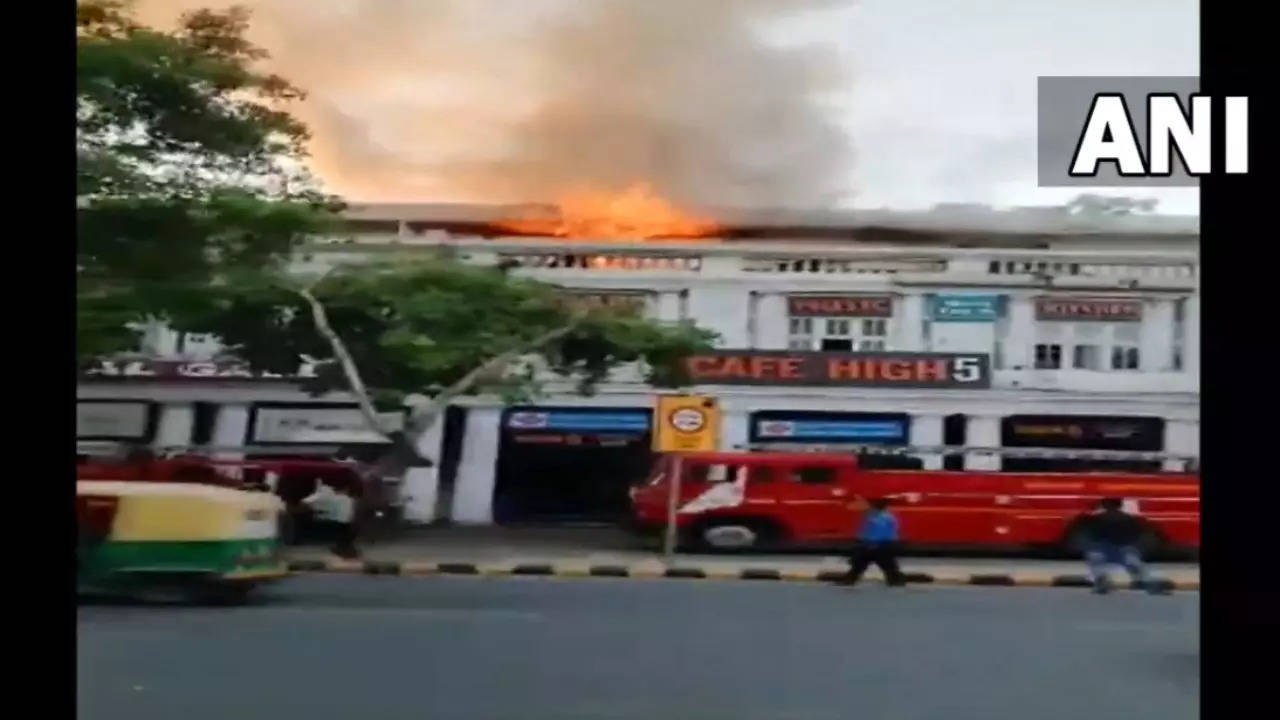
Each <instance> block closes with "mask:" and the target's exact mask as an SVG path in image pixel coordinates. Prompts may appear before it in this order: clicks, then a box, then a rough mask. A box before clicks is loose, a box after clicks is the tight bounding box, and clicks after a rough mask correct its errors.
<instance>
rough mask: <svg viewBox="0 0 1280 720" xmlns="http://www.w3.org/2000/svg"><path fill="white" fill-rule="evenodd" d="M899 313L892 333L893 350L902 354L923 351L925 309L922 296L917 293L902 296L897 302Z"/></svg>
mask: <svg viewBox="0 0 1280 720" xmlns="http://www.w3.org/2000/svg"><path fill="white" fill-rule="evenodd" d="M898 307H899V311H898V313H897V316H898V317H897V320H896V321H895V323H894V324H895V325H897V327H896V328H895V330H894V333H893V345H892V347H893V348H894V349H897V350H900V351H902V352H919V351H920V350H923V349H924V318H925V312H926V311H927V308H925V306H924V296H923V295H920V294H918V293H913V294H911V295H904V296H902V298H900V299H899V301H898Z"/></svg>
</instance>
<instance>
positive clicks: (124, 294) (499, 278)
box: [76, 0, 714, 465]
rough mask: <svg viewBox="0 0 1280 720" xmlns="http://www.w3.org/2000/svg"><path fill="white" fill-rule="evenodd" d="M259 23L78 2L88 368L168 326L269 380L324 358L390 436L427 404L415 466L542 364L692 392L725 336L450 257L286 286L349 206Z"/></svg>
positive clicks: (325, 370) (337, 381)
mask: <svg viewBox="0 0 1280 720" xmlns="http://www.w3.org/2000/svg"><path fill="white" fill-rule="evenodd" d="M247 28H248V13H247V12H246V11H244V10H243V9H240V8H232V9H230V10H226V11H222V12H214V11H209V10H200V11H196V12H193V13H190V14H187V15H185V16H183V18H182V19H181V21H180V23H179V25H178V27H177V29H176V30H174V31H172V32H164V31H159V30H155V29H152V28H147V27H143V26H141V25H139V24H138V23H136V22H135V21H134V20H133V19H132V17H131V16H130V14H129V8H128V5H127V4H125V3H122V2H116V1H114V0H90V1H86V2H81V3H80V4H79V5H78V13H77V48H76V49H77V63H76V65H77V94H76V99H77V105H76V131H77V132H76V152H77V156H78V159H79V163H78V167H77V173H76V180H77V189H78V196H77V215H78V222H79V227H78V230H77V240H78V252H77V272H78V281H79V282H78V292H77V315H78V330H77V336H78V340H79V356H80V358H81V360H82V361H84V362H89V361H92V360H95V359H98V358H101V357H102V356H104V355H108V354H112V353H119V352H121V351H126V350H130V349H132V348H134V347H136V342H137V337H136V334H135V333H134V332H133V331H132V330H130V329H129V325H130V324H131V323H135V324H136V323H138V322H140V321H146V320H150V319H160V320H163V321H165V322H167V323H168V324H169V325H171V326H173V327H175V328H176V329H179V330H186V331H190V332H210V333H214V334H216V335H218V336H219V337H220V338H221V339H222V340H223V341H224V343H226V345H227V349H228V351H229V352H230V353H232V354H234V355H235V356H236V357H238V358H240V359H242V360H244V361H245V362H247V363H248V364H249V365H250V366H251V367H253V368H254V369H257V370H265V371H273V372H278V373H291V372H293V371H295V370H296V369H297V367H298V363H299V359H300V358H301V357H310V358H313V359H315V360H317V361H318V368H319V372H318V376H317V377H316V378H314V379H313V380H312V381H310V382H309V384H308V389H309V390H311V391H313V392H316V393H321V392H325V391H327V390H332V389H337V388H344V389H348V390H350V391H351V392H352V393H353V394H354V395H355V396H356V398H357V399H358V401H359V403H360V407H361V410H362V411H363V412H364V415H365V418H366V420H367V421H368V422H369V424H370V426H371V427H374V428H377V429H378V430H380V431H382V430H386V429H387V428H383V427H381V426H380V425H379V420H378V416H377V412H376V411H377V408H378V406H382V407H386V408H390V407H400V406H401V403H403V402H404V400H405V399H406V397H408V396H410V395H415V394H416V395H418V396H421V397H425V398H429V400H428V401H427V402H424V403H420V404H418V405H416V407H415V409H414V410H413V412H412V413H411V416H410V419H409V422H408V425H407V427H406V428H405V430H404V431H403V432H402V433H400V434H399V435H398V436H397V440H398V442H397V443H396V444H395V446H394V447H395V448H396V449H397V452H393V453H389V454H388V460H387V464H389V465H397V464H401V465H402V464H404V463H407V462H410V461H412V460H413V459H414V454H413V451H412V448H413V446H414V445H415V444H416V441H417V438H418V437H419V436H420V435H421V434H422V433H424V432H426V431H427V430H428V429H429V428H430V427H431V426H432V424H434V423H435V422H436V419H437V418H438V416H439V414H440V410H441V409H442V408H444V407H445V406H446V405H447V404H448V402H449V401H450V400H451V399H452V398H454V397H456V396H458V395H460V394H464V393H470V392H477V391H480V390H495V391H499V392H502V393H503V394H504V395H505V396H506V397H507V398H516V397H520V396H522V395H528V394H531V393H535V392H536V391H537V389H538V383H537V373H536V368H537V365H538V364H540V365H541V366H544V367H548V368H550V369H552V370H555V371H558V372H560V373H561V374H562V375H565V376H572V377H575V378H576V379H577V381H578V389H579V390H580V391H582V392H591V390H592V388H593V387H594V385H595V383H596V382H598V381H599V380H600V379H602V378H603V377H605V376H606V375H607V373H608V371H609V370H610V369H611V368H613V367H616V366H618V365H620V364H625V363H632V362H639V363H641V364H642V365H643V366H644V367H646V368H647V376H648V378H649V380H650V381H651V382H653V383H654V384H658V385H666V386H673V385H679V384H681V383H682V382H683V374H682V370H683V363H682V362H681V361H682V359H683V358H684V357H685V356H687V355H689V354H691V353H693V352H696V351H698V350H700V349H703V348H706V347H708V346H709V344H710V343H711V342H712V340H713V339H714V338H713V335H712V334H710V333H708V332H706V331H703V330H699V329H698V328H695V327H694V326H692V325H690V324H676V325H668V324H660V323H654V322H652V321H648V320H645V319H643V318H641V317H639V316H638V314H636V313H628V312H618V311H610V310H605V309H599V308H594V309H593V308H585V307H581V306H579V305H575V304H574V303H573V302H569V301H567V300H566V298H565V295H564V294H563V292H562V291H561V290H559V289H558V288H555V287H553V286H550V285H547V284H544V283H538V282H534V281H532V280H527V279H521V278H518V277H514V276H512V275H509V274H508V273H506V272H505V269H504V268H479V267H474V266H467V265H463V264H461V263H458V262H455V261H452V260H449V259H447V258H444V257H437V258H431V259H426V260H420V261H415V262H407V263H399V264H396V265H391V266H378V265H353V266H347V267H341V268H337V269H335V270H333V271H332V272H330V273H329V274H327V275H325V276H323V277H321V278H309V279H308V278H298V277H294V276H293V275H291V274H290V264H289V262H290V260H291V259H292V258H293V257H294V254H295V253H294V251H295V250H296V248H297V246H298V244H299V243H301V242H303V241H306V240H307V239H308V238H311V237H313V236H315V235H318V234H324V233H328V232H332V231H334V230H335V229H336V225H335V222H336V217H337V215H336V212H335V211H336V210H338V209H339V205H338V204H337V203H335V202H333V201H332V199H330V198H327V197H325V196H323V195H322V194H320V193H319V192H317V191H316V190H315V188H314V184H313V183H312V182H311V179H310V177H309V176H308V175H307V173H306V171H305V164H304V160H305V142H306V140H307V131H306V128H305V127H303V125H302V124H301V123H299V122H298V121H297V120H296V119H294V118H293V117H291V116H290V115H289V114H288V112H287V105H288V104H289V103H290V102H293V101H296V100H298V99H300V98H301V97H302V93H301V91H300V90H298V89H297V88H295V87H293V86H292V85H290V84H289V83H288V82H287V81H286V80H284V79H282V78H280V77H278V76H276V75H272V74H270V73H267V72H265V71H262V70H259V69H258V65H259V63H260V62H261V61H262V60H264V59H265V57H266V54H265V53H264V52H263V51H262V50H261V49H259V48H256V47H254V46H253V45H252V44H250V43H249V42H248V41H247V40H246V39H245V31H246V30H247ZM530 358H537V359H538V361H537V363H534V364H530V363H528V362H526V361H528V360H529V359H530Z"/></svg>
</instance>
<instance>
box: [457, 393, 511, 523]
mask: <svg viewBox="0 0 1280 720" xmlns="http://www.w3.org/2000/svg"><path fill="white" fill-rule="evenodd" d="M501 420H502V408H496V407H495V408H487V407H476V408H471V409H469V410H468V411H467V431H466V435H464V436H463V438H462V459H461V461H460V462H459V463H458V476H457V479H456V480H455V482H454V488H453V507H451V508H450V509H449V517H450V518H452V519H453V521H454V522H456V523H458V524H460V525H489V524H492V523H493V488H494V485H495V481H496V479H497V478H496V477H495V475H496V473H497V468H498V440H499V438H500V434H501V432H502V428H501Z"/></svg>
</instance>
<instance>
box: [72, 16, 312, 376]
mask: <svg viewBox="0 0 1280 720" xmlns="http://www.w3.org/2000/svg"><path fill="white" fill-rule="evenodd" d="M247 27H248V13H247V12H246V11H245V10H244V9H242V8H232V9H229V10H226V11H221V12H215V11H209V10H200V11H196V12H193V13H189V14H187V15H184V16H183V17H182V19H181V21H180V23H179V25H178V27H177V28H176V29H175V30H173V31H167V32H166V31H160V30H155V29H152V28H147V27H143V26H141V25H139V24H138V23H137V22H135V21H134V20H133V18H132V16H131V15H130V12H129V6H128V4H127V3H123V2H117V1H114V0H88V1H85V2H80V3H79V4H78V5H77V14H76V30H77V33H76V157H77V167H76V190H77V198H76V200H77V202H76V215H77V225H78V227H77V238H76V239H77V254H76V259H77V280H78V283H77V284H78V287H77V297H76V300H77V302H76V309H77V320H78V323H77V340H78V354H79V357H80V359H81V361H82V363H85V362H89V361H92V360H93V359H96V358H99V357H101V356H103V355H106V354H111V353H116V352H120V351H127V350H130V349H133V348H135V347H136V345H137V339H138V338H137V335H136V333H135V332H134V331H133V330H132V329H130V328H131V326H132V325H133V324H135V323H138V322H142V321H147V320H150V319H161V320H165V321H168V322H170V323H172V324H173V325H175V326H178V327H182V326H184V325H186V324H187V323H188V319H189V317H191V316H192V314H193V313H195V314H199V313H200V312H201V311H202V309H203V308H204V307H205V305H206V303H207V302H208V299H209V295H208V294H207V293H206V292H205V291H206V290H207V289H208V288H210V287H211V286H216V285H218V284H219V283H221V282H224V281H225V276H226V275H227V273H228V272H232V271H236V270H237V269H241V268H270V267H273V266H279V265H280V264H282V263H283V262H285V260H286V259H287V258H288V256H289V253H290V251H291V249H292V248H293V247H294V246H295V245H296V244H297V243H298V242H300V241H302V240H303V239H305V238H306V237H308V236H310V235H312V234H315V233H318V232H323V231H325V230H326V229H327V228H329V227H330V222H331V220H332V218H333V217H334V215H333V210H335V209H336V204H335V203H333V202H332V201H331V199H329V198H326V197H324V196H323V195H321V194H320V193H318V192H317V191H316V189H315V188H314V184H313V183H312V182H311V180H310V178H309V176H308V175H307V173H306V171H305V165H304V164H303V162H302V161H303V159H304V157H305V142H306V140H307V131H306V128H305V127H303V125H302V124H301V123H299V122H298V121H297V120H295V119H294V118H293V117H291V116H290V115H289V114H288V112H287V111H286V109H285V108H286V106H287V105H288V104H289V103H290V102H293V101H296V100H298V99H300V98H301V97H302V93H301V91H300V90H298V89H297V88H295V87H293V86H292V85H290V84H289V83H288V82H287V81H285V80H284V79H282V78H280V77H278V76H276V75H273V74H270V73H267V72H263V71H260V70H258V69H256V68H257V66H258V64H259V62H260V61H261V60H263V59H264V58H265V57H266V54H265V53H264V52H263V51H262V50H261V49H259V48H256V47H254V46H253V45H252V44H250V43H249V42H248V41H247V40H245V38H244V33H245V30H246V29H247Z"/></svg>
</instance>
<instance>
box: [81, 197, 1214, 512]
mask: <svg viewBox="0 0 1280 720" xmlns="http://www.w3.org/2000/svg"><path fill="white" fill-rule="evenodd" d="M346 218H347V223H348V227H347V230H346V232H345V233H343V234H342V235H341V236H338V237H334V238H330V239H327V240H326V241H323V242H317V243H316V244H314V245H312V246H310V247H307V248H305V249H303V250H302V251H301V252H300V255H299V259H298V262H299V264H300V265H308V266H316V267H322V266H324V265H327V264H334V263H340V262H344V261H349V260H350V259H352V258H354V257H358V256H361V255H364V254H367V253H374V252H377V253H381V254H385V253H402V254H404V255H405V256H412V255H413V254H415V253H420V252H427V251H436V250H438V249H440V248H448V249H450V250H451V251H452V253H453V254H454V255H455V256H456V257H458V258H459V259H461V260H462V261H463V262H468V263H476V264H483V265H493V264H498V263H503V264H506V265H507V266H509V267H512V268H513V270H512V271H513V272H517V273H521V274H525V275H528V276H530V277H535V278H538V279H541V280H544V281H547V282H552V283H555V284H558V285H561V286H563V287H565V288H567V289H569V290H571V291H573V292H576V293H580V294H582V295H583V296H584V298H586V299H588V300H590V301H591V302H601V303H613V304H625V305H626V306H627V307H629V308H633V309H639V310H640V311H641V312H644V313H645V314H647V315H649V316H651V317H653V318H656V319H659V320H667V321H676V320H681V319H692V320H695V321H696V322H697V323H699V324H700V325H703V326H705V327H708V328H711V329H714V330H716V331H717V332H719V333H720V335H721V336H722V338H723V347H722V348H720V349H718V350H717V352H715V353H712V354H711V355H709V356H707V357H703V358H698V359H696V360H695V362H694V364H693V365H692V366H691V367H692V368H693V370H694V375H695V378H698V379H699V380H700V384H699V385H698V386H697V387H696V388H693V390H694V391H696V392H702V393H707V394H710V395H714V396H716V397H718V398H719V401H720V407H721V412H722V422H721V433H722V437H721V438H720V444H721V447H723V448H734V447H742V448H748V447H805V448H816V447H828V448H846V449H851V450H852V449H857V450H858V451H860V452H875V453H876V457H877V458H879V459H878V460H877V462H881V463H885V464H889V465H894V466H922V467H927V468H937V467H954V468H961V467H968V468H987V469H990V468H995V467H1004V468H1007V469H1059V470H1072V469H1090V468H1100V467H1125V468H1135V469H1136V468H1142V469H1160V468H1166V469H1174V468H1179V467H1182V466H1184V465H1185V464H1186V463H1187V462H1188V461H1189V460H1194V458H1195V457H1197V456H1198V454H1199V446H1198V440H1197V438H1198V435H1199V380H1198V378H1199V337H1200V335H1199V333H1200V330H1199V328H1200V311H1199V303H1200V299H1199V281H1198V268H1199V259H1198V257H1199V256H1198V241H1199V236H1198V227H1197V224H1196V222H1195V221H1194V219H1193V218H1178V217H1167V216H1154V215H1131V216H1102V217H1095V216H1084V215H1079V214H1073V213H1070V212H1068V211H1066V210H1064V209H1062V208H1029V209H1021V210H1011V211H1007V212H998V211H993V210H990V209H987V208H982V207H971V206H952V207H939V208H935V209H933V210H931V211H925V212H919V213H904V212H889V211H884V212H880V211H858V212H847V213H841V212H823V213H819V212H812V213H806V212H782V211H763V210H760V211H751V212H743V211H729V210H725V209H722V208H721V209H716V208H708V207H684V206H681V205H680V204H678V203H674V202H670V201H667V200H665V199H663V198H661V197H659V196H658V195H656V194H655V193H654V192H653V191H652V189H650V188H647V187H645V186H643V185H636V186H623V187H621V188H620V190H619V192H618V194H616V195H604V194H599V193H594V194H593V193H585V194H580V195H576V196H573V197H572V198H566V200H565V201H564V202H562V203H560V204H559V205H505V206H503V205H425V204H419V205H388V204H360V203H355V204H352V205H351V206H350V207H349V208H348V209H347V211H346ZM214 348H216V339H211V338H192V337H187V338H181V339H179V338H177V337H175V336H174V335H173V334H172V333H167V332H165V331H163V329H157V330H156V331H155V332H154V333H153V334H152V335H151V336H150V347H149V349H150V351H151V352H152V354H153V355H154V356H156V357H158V358H167V359H168V360H169V361H171V364H170V366H168V367H170V369H171V370H173V372H168V371H166V372H164V373H161V372H158V371H156V370H155V368H154V367H153V368H151V370H150V371H151V372H153V374H152V375H150V376H149V377H147V378H146V379H145V380H139V379H137V378H134V379H133V380H131V381H126V379H125V378H124V377H123V376H124V375H128V374H129V373H128V371H127V368H120V369H118V375H117V376H115V377H110V376H98V377H97V378H95V379H89V380H86V381H84V382H82V384H81V385H80V389H79V400H80V408H81V412H80V418H81V420H82V422H80V423H79V425H78V433H79V435H80V438H81V440H86V441H87V440H111V439H115V440H133V441H138V440H141V441H144V442H150V443H152V444H155V445H190V444H212V445H217V446H220V447H223V448H225V447H227V446H231V447H233V448H234V447H243V448H245V449H247V450H250V451H252V449H253V448H260V449H261V448H267V447H270V448H276V449H280V448H289V447H298V446H302V445H306V446H326V445H328V446H333V447H336V446H338V445H348V446H350V445H355V446H358V445H360V444H361V443H365V442H370V439H369V438H368V437H367V433H363V431H362V430H360V427H359V425H360V423H359V422H358V414H357V413H356V412H355V410H354V406H353V405H351V404H350V400H349V398H348V399H344V398H342V397H339V396H332V397H327V398H321V399H320V401H319V402H318V401H317V399H315V398H311V397H308V396H307V395H305V394H304V393H302V392H301V391H299V390H298V389H297V388H296V387H295V386H293V385H292V384H290V383H289V382H286V381H285V380H283V379H276V380H264V379H261V378H258V379H250V378H238V377H234V376H226V377H220V376H219V375H218V373H217V369H216V368H214V367H212V366H211V367H205V368H203V369H202V370H201V371H200V372H198V373H195V372H192V371H191V370H190V368H191V367H197V366H198V364H192V363H197V362H198V361H200V360H204V359H207V358H208V357H209V356H210V354H211V352H212V351H213V349H214ZM183 363H187V365H183ZM182 367H186V368H188V370H187V371H186V372H185V374H184V372H182V371H181V370H179V369H174V368H182ZM546 390H547V395H546V397H545V399H544V400H543V401H542V402H541V403H539V404H538V405H536V406H519V407H505V406H503V404H502V403H501V402H500V401H499V400H498V399H497V398H489V397H474V398H462V399H459V400H458V401H457V402H456V403H455V405H454V406H453V407H451V408H450V410H449V412H448V414H447V417H446V421H445V422H443V423H441V424H440V425H438V427H437V430H436V434H435V435H434V436H432V437H430V438H428V440H427V441H426V443H427V447H425V448H424V450H426V451H427V452H428V453H430V454H431V455H432V456H436V457H440V458H442V462H441V464H440V467H439V472H438V473H426V474H422V475H415V476H413V477H411V478H407V479H406V487H405V492H404V497H405V498H406V499H407V506H406V516H407V517H408V518H410V519H413V520H418V521H429V520H432V519H435V518H438V517H442V516H444V517H449V518H451V519H452V520H454V521H455V522H460V523H490V522H517V521H524V520H556V519H564V520H570V519H571V520H584V519H589V520H601V519H608V518H611V517H614V516H616V515H617V514H618V513H620V512H621V511H622V510H623V508H625V503H626V496H625V488H626V485H627V483H628V482H629V481H630V480H632V479H634V478H635V477H636V476H637V474H642V473H643V472H644V469H645V468H646V467H647V465H648V462H649V457H650V449H649V448H650V435H651V431H652V428H651V423H652V418H651V415H652V407H653V391H652V389H651V388H648V387H646V386H644V385H643V384H642V383H640V382H639V381H638V379H637V377H636V376H634V375H629V374H628V373H627V372H625V371H622V372H619V373H618V374H616V375H615V376H614V377H613V378H611V379H610V381H609V382H606V383H604V384H603V385H602V386H601V387H600V391H599V393H598V394H597V395H596V396H594V397H590V398H584V397H579V396H578V395H576V394H575V393H574V392H573V391H572V388H571V387H569V386H568V385H557V384H555V383H554V382H553V383H551V384H550V385H548V386H547V388H546ZM344 403H345V404H346V406H345V407H344ZM264 414H269V415H270V416H271V418H272V420H273V422H272V423H267V422H263V421H262V417H264ZM283 420H290V421H291V424H288V427H290V428H293V430H292V431H291V432H289V433H284V434H281V433H280V432H279V431H278V430H279V428H281V427H285V426H286V425H285V424H282V421H283ZM273 428H274V429H273ZM343 428H347V430H344V429H343ZM344 433H346V434H345V435H344ZM567 468H574V471H573V472H566V471H565V470H566V469H567ZM414 472H418V471H414ZM423 472H426V471H423Z"/></svg>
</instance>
